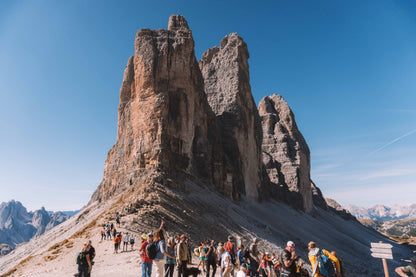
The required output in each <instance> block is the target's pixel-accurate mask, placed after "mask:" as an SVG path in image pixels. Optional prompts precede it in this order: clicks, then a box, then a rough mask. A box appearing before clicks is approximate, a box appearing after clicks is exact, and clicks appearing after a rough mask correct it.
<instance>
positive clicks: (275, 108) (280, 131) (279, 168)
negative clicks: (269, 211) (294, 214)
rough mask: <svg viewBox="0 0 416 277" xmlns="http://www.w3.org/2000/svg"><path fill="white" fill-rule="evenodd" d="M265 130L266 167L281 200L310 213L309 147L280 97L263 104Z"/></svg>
mask: <svg viewBox="0 0 416 277" xmlns="http://www.w3.org/2000/svg"><path fill="white" fill-rule="evenodd" d="M259 114H260V117H261V121H262V126H263V144H262V150H263V163H264V165H265V167H266V170H267V173H268V175H269V178H270V181H271V183H272V184H273V185H274V186H275V191H276V193H277V194H279V195H278V197H281V198H283V199H282V200H285V201H286V202H288V203H290V204H291V205H293V206H295V207H298V208H302V209H303V210H304V211H306V212H311V211H312V209H313V201H312V188H311V178H310V153H309V147H308V145H307V143H306V141H305V139H304V138H303V136H302V134H301V133H300V132H299V130H298V127H297V125H296V122H295V116H294V115H293V113H292V111H291V109H290V108H289V106H288V104H287V103H286V101H285V100H284V99H283V97H282V96H280V95H276V94H274V95H272V96H266V97H264V98H263V99H262V100H261V101H260V103H259Z"/></svg>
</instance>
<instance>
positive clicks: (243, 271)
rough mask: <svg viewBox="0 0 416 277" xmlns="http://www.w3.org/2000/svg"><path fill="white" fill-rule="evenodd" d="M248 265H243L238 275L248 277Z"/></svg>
mask: <svg viewBox="0 0 416 277" xmlns="http://www.w3.org/2000/svg"><path fill="white" fill-rule="evenodd" d="M246 271H247V269H246V267H245V266H241V267H240V270H239V271H238V272H237V277H246Z"/></svg>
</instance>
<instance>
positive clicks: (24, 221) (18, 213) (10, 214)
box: [0, 200, 71, 255]
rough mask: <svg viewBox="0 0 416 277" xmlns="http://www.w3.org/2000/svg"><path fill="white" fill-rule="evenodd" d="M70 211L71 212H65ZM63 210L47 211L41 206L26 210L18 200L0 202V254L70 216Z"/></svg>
mask: <svg viewBox="0 0 416 277" xmlns="http://www.w3.org/2000/svg"><path fill="white" fill-rule="evenodd" d="M65 213H71V212H65ZM65 213H64V212H48V211H46V210H45V208H44V207H42V208H41V209H39V210H36V211H34V212H28V211H27V209H26V208H25V207H24V206H23V205H22V203H20V202H19V201H15V200H11V201H9V202H7V203H6V202H3V203H1V204H0V245H2V247H1V249H0V250H1V251H0V255H5V254H7V253H8V252H9V251H10V250H11V249H13V248H14V247H15V246H16V245H18V244H20V243H22V242H26V241H29V240H30V239H31V238H32V237H38V236H40V235H42V234H43V233H44V232H46V231H48V230H50V229H52V228H53V227H55V226H56V225H58V224H61V223H62V222H64V221H66V220H67V219H68V218H70V217H71V216H70V215H68V214H65Z"/></svg>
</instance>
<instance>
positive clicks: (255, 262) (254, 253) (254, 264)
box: [245, 238, 260, 277]
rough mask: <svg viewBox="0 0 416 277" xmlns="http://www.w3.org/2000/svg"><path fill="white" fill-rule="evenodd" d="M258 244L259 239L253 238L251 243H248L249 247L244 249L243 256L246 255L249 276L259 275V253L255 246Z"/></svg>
mask: <svg viewBox="0 0 416 277" xmlns="http://www.w3.org/2000/svg"><path fill="white" fill-rule="evenodd" d="M258 244H259V239H258V238H254V239H253V243H252V244H251V245H250V248H249V249H246V250H247V251H246V252H245V254H246V255H245V256H247V257H248V260H249V263H250V277H253V276H256V277H259V272H258V271H257V269H258V268H259V263H260V259H259V255H260V252H259V250H258V248H257V245H258Z"/></svg>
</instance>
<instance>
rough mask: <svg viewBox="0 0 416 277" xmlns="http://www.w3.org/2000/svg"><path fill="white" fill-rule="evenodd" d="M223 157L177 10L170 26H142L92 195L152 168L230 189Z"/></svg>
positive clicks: (186, 31)
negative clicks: (113, 135)
mask: <svg viewBox="0 0 416 277" xmlns="http://www.w3.org/2000/svg"><path fill="white" fill-rule="evenodd" d="M222 156H223V151H222V147H221V142H220V136H219V134H218V130H217V123H216V118H215V115H214V113H213V112H212V110H211V108H210V107H209V104H208V102H207V99H206V95H205V93H204V81H203V78H202V75H201V72H200V70H199V66H198V62H197V60H196V58H195V53H194V41H193V38H192V32H191V31H190V30H189V28H188V24H187V23H186V21H185V19H184V18H183V17H182V16H171V18H170V20H169V30H164V29H161V30H156V31H154V30H149V29H143V30H139V31H138V33H137V36H136V41H135V55H134V56H133V57H131V58H130V59H129V61H128V63H127V67H126V69H125V72H124V78H123V84H122V86H121V90H120V106H119V110H118V132H117V141H116V144H115V145H114V146H113V148H112V149H111V150H110V151H109V153H108V157H107V160H106V163H105V168H104V178H103V181H102V183H101V184H100V186H99V188H98V190H97V191H96V192H95V193H94V195H93V200H96V199H98V200H102V199H107V198H109V197H110V196H111V195H113V194H114V193H115V192H117V191H118V190H119V189H125V188H127V187H129V186H130V185H133V184H134V183H135V179H136V178H137V176H138V175H139V174H140V173H141V172H142V171H143V170H146V169H152V170H156V171H159V172H164V173H166V174H167V175H166V177H169V178H177V177H179V176H192V178H195V179H198V180H199V181H202V182H206V183H208V184H212V185H214V186H215V187H216V188H217V189H218V190H220V191H227V188H226V187H225V185H224V184H225V183H224V182H223V180H224V174H223V169H222V168H223V163H222Z"/></svg>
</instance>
